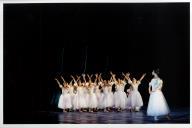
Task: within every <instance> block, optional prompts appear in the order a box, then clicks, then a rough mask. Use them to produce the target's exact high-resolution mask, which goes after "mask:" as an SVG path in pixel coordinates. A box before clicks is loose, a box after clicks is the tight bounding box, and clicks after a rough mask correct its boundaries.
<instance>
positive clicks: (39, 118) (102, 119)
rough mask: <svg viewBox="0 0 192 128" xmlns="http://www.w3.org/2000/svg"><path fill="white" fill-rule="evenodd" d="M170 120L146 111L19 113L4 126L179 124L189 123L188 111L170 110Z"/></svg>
mask: <svg viewBox="0 0 192 128" xmlns="http://www.w3.org/2000/svg"><path fill="white" fill-rule="evenodd" d="M170 115H171V120H167V118H165V117H159V120H158V121H154V120H153V118H152V117H149V116H146V110H141V111H140V112H129V111H122V112H94V113H89V112H81V113H80V112H68V113H63V112H55V111H39V112H33V113H25V114H22V113H20V114H19V115H17V116H15V118H13V117H14V116H12V118H7V119H8V120H5V124H9V123H10V124H153V123H157V124H158V123H160V124H175V123H177V124H179V123H182V124H184V123H186V124H187V123H190V111H189V109H186V108H184V109H172V111H171V114H170Z"/></svg>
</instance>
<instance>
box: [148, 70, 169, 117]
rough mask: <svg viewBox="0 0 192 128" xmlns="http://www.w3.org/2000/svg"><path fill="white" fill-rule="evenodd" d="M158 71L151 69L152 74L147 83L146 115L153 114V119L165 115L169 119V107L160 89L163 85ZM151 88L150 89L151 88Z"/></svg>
mask: <svg viewBox="0 0 192 128" xmlns="http://www.w3.org/2000/svg"><path fill="white" fill-rule="evenodd" d="M158 74H159V71H158V70H156V71H153V72H152V75H153V76H154V77H153V79H152V80H151V82H150V83H149V94H150V97H149V103H148V107H147V115H148V116H153V117H154V120H158V118H157V117H158V116H163V115H166V117H167V118H168V119H170V116H169V113H170V110H169V107H168V105H167V101H166V99H165V97H164V95H163V93H162V91H161V88H162V86H163V81H162V79H160V78H159V76H158ZM151 88H152V89H151Z"/></svg>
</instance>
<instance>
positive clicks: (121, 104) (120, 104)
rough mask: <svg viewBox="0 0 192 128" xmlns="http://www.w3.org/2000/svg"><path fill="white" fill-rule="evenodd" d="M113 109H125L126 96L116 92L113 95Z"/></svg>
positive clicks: (123, 93) (121, 92)
mask: <svg viewBox="0 0 192 128" xmlns="http://www.w3.org/2000/svg"><path fill="white" fill-rule="evenodd" d="M114 100H115V102H114V103H115V107H116V108H122V109H125V108H126V104H127V95H126V93H125V92H123V91H117V92H115V93H114Z"/></svg>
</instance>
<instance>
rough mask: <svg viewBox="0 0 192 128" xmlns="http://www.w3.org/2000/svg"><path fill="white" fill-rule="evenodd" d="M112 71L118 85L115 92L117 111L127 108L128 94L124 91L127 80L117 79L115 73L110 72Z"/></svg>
mask: <svg viewBox="0 0 192 128" xmlns="http://www.w3.org/2000/svg"><path fill="white" fill-rule="evenodd" d="M110 73H111V75H112V78H113V81H114V83H115V85H116V91H115V93H114V100H115V102H114V104H115V108H116V109H117V111H121V110H124V109H125V108H126V104H127V95H126V93H125V92H124V88H125V85H126V82H125V81H123V80H121V79H120V78H118V80H116V78H115V74H113V73H112V72H110Z"/></svg>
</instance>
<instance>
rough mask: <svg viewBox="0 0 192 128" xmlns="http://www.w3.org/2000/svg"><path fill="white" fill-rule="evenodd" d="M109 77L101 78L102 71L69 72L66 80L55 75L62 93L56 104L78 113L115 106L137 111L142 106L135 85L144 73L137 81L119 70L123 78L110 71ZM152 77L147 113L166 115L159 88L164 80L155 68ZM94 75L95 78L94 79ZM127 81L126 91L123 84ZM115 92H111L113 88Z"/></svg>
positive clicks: (103, 109)
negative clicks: (80, 74)
mask: <svg viewBox="0 0 192 128" xmlns="http://www.w3.org/2000/svg"><path fill="white" fill-rule="evenodd" d="M110 75H111V76H110V79H108V80H104V79H103V78H102V74H95V75H88V74H87V75H85V74H83V75H82V76H76V78H75V77H74V76H72V75H71V78H72V80H71V81H70V82H67V81H66V80H65V79H64V78H63V77H62V76H61V79H62V83H61V82H60V81H59V80H58V79H57V78H55V80H56V81H57V83H58V85H59V87H60V88H61V90H62V94H61V96H60V98H59V102H58V107H59V108H61V109H63V112H69V111H79V112H86V111H88V112H96V111H100V110H102V111H104V112H110V111H113V110H114V109H115V110H117V111H123V110H125V109H128V110H130V111H131V112H133V111H136V112H137V111H139V110H140V108H141V107H142V106H143V100H142V97H141V94H140V93H139V91H138V87H139V85H140V84H141V81H142V80H143V78H144V77H145V75H146V74H145V73H144V74H143V75H142V76H141V77H140V79H139V80H137V79H135V78H132V79H131V78H130V73H126V74H124V73H122V76H123V79H120V78H116V74H114V73H112V72H110ZM152 75H153V76H154V77H153V79H152V80H151V82H150V83H149V93H150V98H149V103H148V108H147V115H149V116H154V119H155V120H157V116H161V115H166V116H167V118H168V119H170V117H169V113H170V110H169V107H168V105H167V102H166V100H165V98H164V95H163V93H162V91H161V88H162V85H163V81H162V79H160V78H159V76H158V71H153V72H152ZM93 77H94V78H93ZM127 83H128V84H129V85H130V87H129V88H128V89H127V90H124V89H125V85H126V84H127ZM113 86H114V87H115V91H112V87H113Z"/></svg>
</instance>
